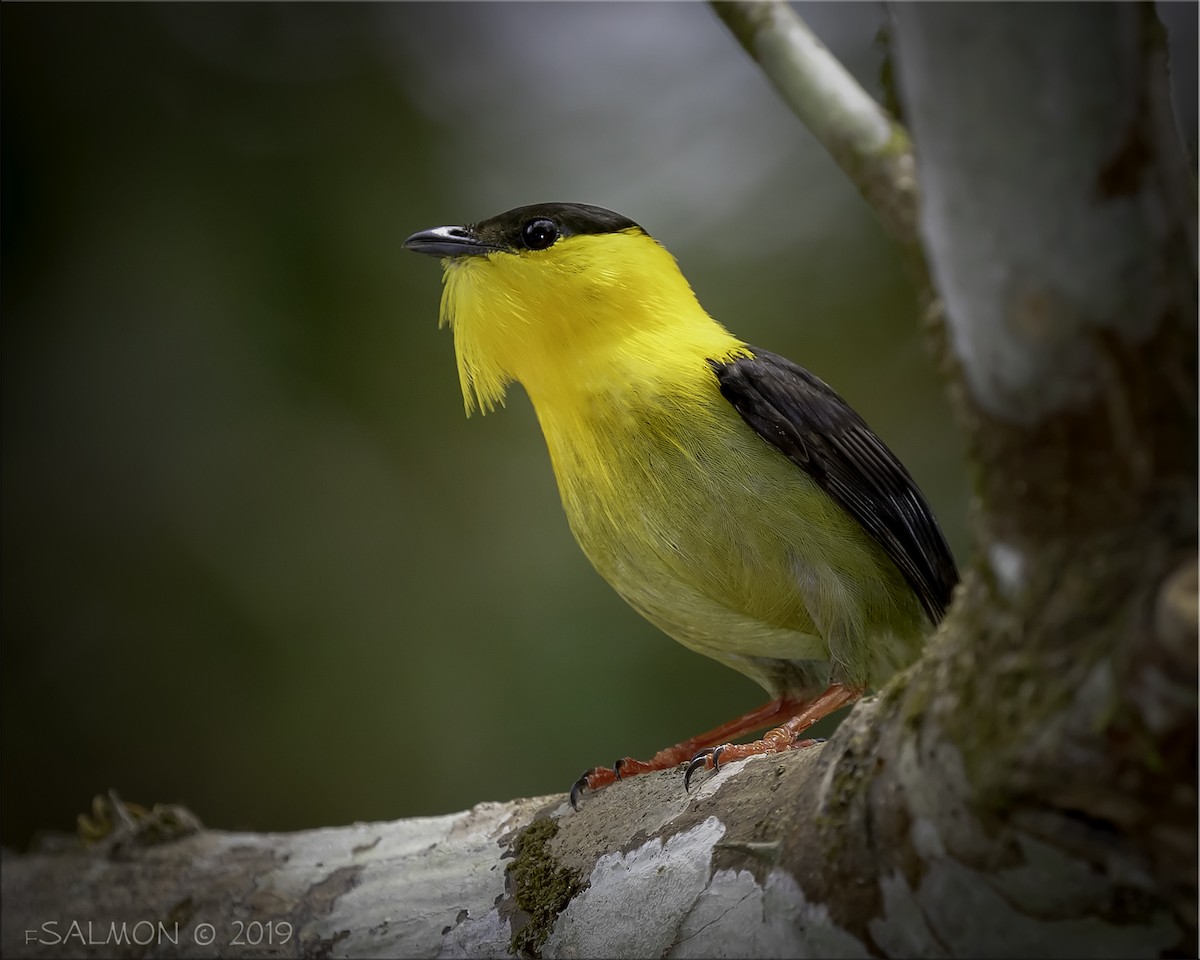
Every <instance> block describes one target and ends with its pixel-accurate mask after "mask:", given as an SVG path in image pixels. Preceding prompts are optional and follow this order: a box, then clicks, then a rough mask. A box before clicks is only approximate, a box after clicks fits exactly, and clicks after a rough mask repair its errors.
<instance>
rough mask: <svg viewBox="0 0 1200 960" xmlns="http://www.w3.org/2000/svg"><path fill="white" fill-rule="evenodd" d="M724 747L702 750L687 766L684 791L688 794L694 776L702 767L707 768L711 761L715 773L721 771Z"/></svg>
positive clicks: (684, 776)
mask: <svg viewBox="0 0 1200 960" xmlns="http://www.w3.org/2000/svg"><path fill="white" fill-rule="evenodd" d="M724 749H725V748H724V747H709V748H708V749H706V750H701V751H700V752H699V753H698V754H696V755H695V756H694V757H692V762H691V763H689V764H688V765H687V770H685V771H684V774H683V791H684V793H687V791H688V784H690V783H691V782H692V774H694V773H695V772H696V771H697V770H699V769H700V768H701V767H707V766H708V764H709V761H711V762H712V768H713V771H714V772H715V771H717V770H720V769H721V753H722V751H724Z"/></svg>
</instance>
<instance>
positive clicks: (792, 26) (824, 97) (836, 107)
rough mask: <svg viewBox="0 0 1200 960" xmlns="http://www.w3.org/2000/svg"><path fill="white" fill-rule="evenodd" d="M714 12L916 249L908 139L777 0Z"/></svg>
mask: <svg viewBox="0 0 1200 960" xmlns="http://www.w3.org/2000/svg"><path fill="white" fill-rule="evenodd" d="M711 6H712V8H713V10H714V11H715V12H716V14H717V16H718V17H720V18H721V20H722V21H723V22H724V23H725V25H726V26H727V27H728V28H729V30H730V31H731V32H732V33H733V35H734V36H735V37H736V38H737V39H738V42H739V43H741V45H742V46H743V47H744V48H745V49H746V52H747V53H749V54H750V56H751V57H752V58H753V59H754V61H755V62H756V63H758V65H759V66H760V67H761V68H762V71H763V73H764V74H765V75H766V77H767V79H768V80H770V81H771V82H772V83H773V84H774V85H775V88H776V89H777V90H778V91H779V93H780V95H781V96H782V97H783V99H784V100H785V101H786V102H787V104H788V106H790V107H791V108H792V110H793V111H794V112H795V114H796V116H797V117H799V118H800V120H801V121H802V122H803V123H804V125H805V126H807V127H808V129H809V130H811V131H812V133H813V135H814V136H815V137H816V138H817V140H818V141H819V142H820V143H821V145H822V146H823V147H824V148H825V149H826V150H828V151H829V153H830V155H831V156H832V157H833V158H834V160H835V161H837V163H838V165H839V166H841V168H842V170H843V171H844V172H845V174H846V176H848V177H849V178H850V181H851V182H852V183H853V184H854V185H855V187H857V188H858V191H859V192H860V193H861V194H862V195H863V197H864V198H865V199H866V201H867V203H869V204H870V205H871V207H872V209H874V210H875V211H876V212H877V213H878V214H879V215H880V217H881V218H882V219H883V221H884V224H885V225H886V226H887V228H888V229H889V230H890V231H891V232H892V234H893V235H894V236H895V237H896V239H897V240H899V241H900V243H901V244H903V245H904V246H905V247H906V248H908V247H916V246H917V243H918V236H917V205H916V189H917V183H916V178H915V175H914V166H913V154H912V144H911V143H910V142H909V138H908V134H907V133H906V132H905V130H904V128H903V127H902V126H901V125H900V124H899V123H897V122H896V121H895V120H894V119H893V118H892V117H891V116H890V115H889V114H888V112H887V111H886V110H884V109H883V107H881V106H880V105H879V104H878V103H877V102H876V101H875V100H874V98H872V97H871V95H870V94H868V93H867V92H866V91H865V90H864V89H863V88H862V87H861V86H860V85H859V83H858V81H857V80H855V79H854V77H853V76H851V74H850V72H849V71H848V70H847V69H846V68H845V67H843V66H842V64H841V63H840V62H839V61H838V60H837V58H835V57H834V56H833V54H831V53H830V52H829V50H828V49H827V48H826V47H825V45H824V44H823V43H821V41H820V40H818V39H817V37H816V35H815V34H813V32H812V31H811V30H809V29H808V26H807V25H806V24H805V23H804V21H803V20H802V19H801V18H800V17H799V16H798V15H797V14H796V12H795V11H794V10H793V9H792V8H791V7H790V6H789V5H788V4H786V3H784V2H782V0H713V2H712V4H711Z"/></svg>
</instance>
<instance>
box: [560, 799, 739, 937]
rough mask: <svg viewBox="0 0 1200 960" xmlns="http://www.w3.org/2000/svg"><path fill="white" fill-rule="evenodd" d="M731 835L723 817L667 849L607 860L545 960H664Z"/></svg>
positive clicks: (648, 847)
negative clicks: (572, 959) (638, 959)
mask: <svg viewBox="0 0 1200 960" xmlns="http://www.w3.org/2000/svg"><path fill="white" fill-rule="evenodd" d="M724 835H725V826H724V824H722V823H721V822H720V821H719V820H717V819H716V818H715V817H709V818H708V819H707V820H705V821H704V822H703V823H701V824H699V825H697V826H695V827H693V828H692V829H691V830H687V831H685V832H683V833H678V834H676V835H675V836H673V837H671V838H670V839H669V840H667V841H666V843H663V841H662V840H661V839H660V838H657V837H656V838H655V839H653V840H649V841H647V842H646V843H645V844H643V845H642V846H640V847H638V848H637V849H636V850H631V851H630V852H629V853H610V854H605V855H604V856H603V857H601V858H600V859H599V860H598V861H597V862H596V866H595V867H594V868H593V870H592V875H591V876H590V877H589V878H588V882H589V883H590V886H589V887H588V888H587V889H586V890H584V891H583V892H582V893H581V894H579V896H577V897H576V898H575V899H574V900H573V901H572V902H571V904H570V906H568V907H567V909H566V910H564V911H563V912H562V914H561V915H560V916H559V918H558V921H557V922H556V923H555V925H554V930H553V932H552V933H551V934H550V936H549V938H548V939H547V940H546V943H545V945H544V947H543V948H542V956H543V957H614V958H619V957H660V956H663V955H664V954H665V953H666V952H667V950H668V949H669V948H670V947H671V945H672V943H673V942H674V941H675V938H676V931H677V930H678V928H679V925H680V923H681V922H682V920H683V919H684V918H685V917H686V916H687V914H688V912H689V911H690V910H691V909H692V907H693V906H694V905H695V903H696V901H697V899H698V898H699V896H700V894H701V893H702V892H703V891H704V890H705V888H706V887H707V886H708V884H709V874H710V872H711V870H712V854H713V848H714V847H715V846H716V844H717V841H718V840H720V839H721V837H723V836H724Z"/></svg>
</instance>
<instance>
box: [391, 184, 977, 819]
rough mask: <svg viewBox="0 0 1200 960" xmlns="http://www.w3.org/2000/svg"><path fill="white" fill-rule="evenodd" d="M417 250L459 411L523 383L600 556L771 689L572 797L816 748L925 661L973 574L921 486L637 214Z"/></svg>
mask: <svg viewBox="0 0 1200 960" xmlns="http://www.w3.org/2000/svg"><path fill="white" fill-rule="evenodd" d="M404 246H405V247H406V248H408V249H409V250H415V251H417V252H418V253H427V254H430V255H432V256H436V257H440V258H442V263H443V266H444V268H445V277H444V284H445V286H444V290H443V292H442V303H441V322H442V323H443V324H447V325H449V326H450V328H451V330H452V331H453V333H454V348H455V354H456V356H457V360H458V377H459V382H460V384H461V386H462V393H463V398H464V401H465V403H466V408H467V413H468V414H470V412H471V411H472V410H474V409H476V408H478V409H480V410H481V411H483V412H487V411H489V410H491V409H493V408H494V407H495V405H496V404H497V403H502V402H503V400H504V393H505V388H506V387H507V385H508V384H509V383H511V382H513V381H515V382H517V383H519V384H521V386H523V387H524V388H525V391H526V392H527V393H528V394H529V399H530V400H531V401H532V403H533V408H534V410H535V411H536V413H537V418H538V422H539V423H540V424H541V428H542V432H543V434H544V435H545V438H546V446H547V447H548V448H549V451H550V460H551V462H552V464H553V466H554V474H555V477H556V478H557V480H558V489H559V492H560V494H561V496H562V503H563V508H564V510H565V511H566V514H567V519H568V521H569V522H570V525H571V530H572V532H573V533H574V534H575V539H576V540H577V541H578V542H579V545H580V547H582V548H583V552H584V553H585V554H586V555H587V557H588V559H589V560H590V561H591V562H592V565H593V566H594V567H595V568H596V570H597V571H598V572H599V573H600V575H601V576H602V577H604V579H605V580H607V581H608V582H609V583H610V584H611V585H612V587H613V588H614V589H615V590H616V591H617V593H619V594H620V595H621V596H622V597H624V598H625V600H626V601H628V602H629V604H630V605H631V606H632V607H633V608H634V609H635V610H637V611H638V612H639V613H640V614H642V616H644V617H645V618H646V619H647V620H649V621H650V622H651V623H653V624H655V625H656V626H658V627H659V628H661V629H662V630H663V631H664V632H665V633H666V634H668V635H669V636H671V637H674V638H675V639H676V640H678V641H679V642H680V643H682V644H683V645H684V646H685V647H688V648H689V649H691V650H695V651H696V652H697V653H703V654H705V655H706V656H709V657H712V658H713V659H715V660H717V661H719V662H720V663H723V664H725V665H726V666H729V667H732V668H733V669H734V670H737V671H739V672H741V673H744V674H745V675H746V676H748V677H751V678H752V679H754V680H756V681H757V682H758V683H759V684H761V685H762V686H763V687H764V688H765V689H766V690H767V692H768V693H769V694H770V696H771V698H772V699H771V700H770V701H769V702H768V703H766V704H764V705H763V706H762V707H761V708H759V709H758V710H754V711H752V712H750V713H748V714H746V715H745V716H743V717H739V718H738V719H736V720H733V721H731V722H729V723H726V724H723V725H722V726H720V727H717V728H715V729H714V730H710V731H709V732H708V733H705V734H701V735H700V736H698V737H693V738H692V739H691V740H688V741H685V742H684V743H681V744H678V745H676V746H675V747H670V748H668V749H666V750H662V751H660V752H659V753H658V754H656V755H655V756H654V757H653V758H652V759H651V760H649V761H646V762H641V761H635V760H631V759H629V758H625V759H624V760H621V761H618V762H617V764H615V765H614V767H613V768H606V767H597V768H593V769H592V770H589V771H588V772H587V773H585V774H584V775H583V776H582V777H581V778H580V779H579V781H578V782H577V783H576V785H575V787H574V788H573V789H572V791H571V800H572V803H575V802H576V800H577V799H578V796H579V793H580V791H581V790H582V789H583V788H585V787H587V788H590V789H595V788H597V787H600V786H603V785H605V784H608V783H611V782H613V781H614V780H615V779H618V778H620V777H622V776H629V775H630V774H634V773H643V772H646V771H648V770H661V769H665V768H667V767H672V766H675V765H677V764H679V763H680V762H682V761H685V760H691V761H692V762H691V764H690V765H689V767H688V774H687V777H685V785H686V783H687V779H688V778H690V776H691V774H692V772H693V771H694V770H695V769H697V768H699V767H701V766H715V765H716V764H717V763H718V762H719V761H720V760H726V761H727V760H730V759H736V758H740V757H744V756H749V755H752V754H755V753H765V752H774V751H777V750H785V749H790V748H792V747H794V746H798V745H803V744H805V743H809V742H811V741H804V740H801V739H800V735H801V734H802V733H803V732H804V731H805V730H806V729H808V727H810V726H811V725H812V724H813V723H815V722H816V721H817V720H819V719H820V718H821V717H823V716H825V715H827V714H828V713H830V712H831V711H833V710H835V709H837V708H838V707H840V706H842V705H843V704H845V703H849V702H850V701H852V700H854V699H857V698H858V697H859V696H861V694H862V693H863V691H864V690H866V689H867V688H868V687H878V686H880V685H882V684H883V683H884V682H885V681H887V679H888V678H889V677H890V676H892V674H893V673H895V672H896V671H897V670H898V669H900V668H902V667H905V666H907V665H908V664H910V663H911V662H913V660H915V659H916V657H917V656H918V654H919V652H920V650H921V646H922V644H923V642H924V639H925V637H926V636H927V635H928V634H929V633H930V632H931V630H932V628H933V626H934V625H935V624H936V623H937V622H938V620H940V619H941V617H942V615H943V613H944V612H945V610H946V607H947V605H948V604H949V602H950V596H951V592H952V590H953V589H954V585H955V583H956V582H957V580H958V572H957V570H956V568H955V564H954V558H953V556H952V554H951V552H950V548H949V547H948V546H947V544H946V540H945V538H944V537H943V535H942V532H941V529H940V528H939V526H938V523H937V520H936V519H935V518H934V515H933V513H932V511H931V510H930V509H929V505H928V504H927V503H926V502H925V499H924V497H923V496H922V495H921V491H920V490H919V489H918V488H917V485H916V483H915V482H914V481H913V479H912V477H911V476H909V474H908V471H907V470H905V468H904V466H903V465H902V464H901V463H900V461H899V460H898V459H897V458H896V456H895V455H894V454H893V453H892V452H891V451H890V450H889V449H888V448H887V446H885V445H884V443H883V441H882V440H880V439H879V437H877V436H876V435H875V433H874V432H873V431H872V430H871V428H870V427H868V426H867V424H866V423H865V422H864V421H863V419H862V418H861V417H860V416H859V415H858V414H857V413H855V412H854V410H853V409H851V407H850V406H849V404H847V403H846V401H844V400H843V399H842V398H841V397H840V396H838V395H837V394H836V393H835V392H834V391H833V390H832V389H831V388H830V387H829V386H827V385H826V384H825V383H824V382H823V381H821V380H820V379H818V378H817V377H815V376H814V375H813V374H811V373H809V372H808V371H807V370H805V369H804V368H803V367H800V366H798V365H796V364H795V363H792V362H791V361H790V360H787V359H785V358H783V357H781V356H778V355H776V354H774V353H770V352H769V351H766V350H761V349H759V348H758V347H753V346H750V345H749V344H747V343H744V342H743V341H741V340H739V339H738V338H737V337H735V336H733V334H731V333H730V332H729V331H728V330H726V329H725V327H723V326H722V325H721V324H720V323H718V322H717V321H716V320H714V319H713V318H712V317H710V316H709V315H708V314H707V313H706V312H705V310H704V308H703V307H701V306H700V304H699V302H697V300H696V297H695V294H694V293H693V292H692V288H691V287H690V286H689V285H688V282H687V280H686V279H685V278H684V276H683V274H682V273H680V271H679V268H678V266H677V265H676V263H675V259H674V258H673V257H672V256H671V254H670V253H668V252H667V250H666V249H664V248H663V247H662V246H661V245H660V244H659V243H658V242H657V241H655V240H654V239H653V238H652V237H651V236H650V235H649V234H648V233H647V232H646V231H645V230H643V229H642V228H641V227H640V226H638V224H636V223H634V222H633V221H632V220H629V219H626V218H625V217H622V216H620V215H618V214H616V213H613V212H612V211H610V210H605V209H603V208H602V207H596V206H591V205H588V204H580V203H539V204H533V205H531V206H525V207H518V208H516V209H515V210H510V211H508V212H507V213H502V214H500V215H499V216H496V217H492V218H491V219H490V220H484V221H481V222H479V223H475V224H470V225H467V226H448V227H435V228H434V229H432V230H423V231H421V232H420V233H415V234H413V235H412V236H411V237H409V238H408V239H407V240H406V241H405V243H404ZM776 725H778V726H776ZM768 726H776V729H773V730H771V731H770V732H769V733H767V734H766V735H765V736H764V738H763V739H762V740H759V741H757V742H755V743H751V744H734V745H731V744H729V743H726V741H727V740H731V739H733V738H735V737H738V736H741V735H744V734H747V733H750V732H752V731H755V730H760V729H763V728H765V727H768Z"/></svg>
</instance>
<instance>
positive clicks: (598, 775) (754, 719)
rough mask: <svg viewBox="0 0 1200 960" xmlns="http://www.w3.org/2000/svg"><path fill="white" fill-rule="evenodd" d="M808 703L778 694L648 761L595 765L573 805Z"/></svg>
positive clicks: (574, 796)
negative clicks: (592, 793) (584, 793)
mask: <svg viewBox="0 0 1200 960" xmlns="http://www.w3.org/2000/svg"><path fill="white" fill-rule="evenodd" d="M807 704H808V701H806V700H792V699H789V698H787V697H777V698H776V699H774V700H772V701H770V702H769V703H764V704H763V705H762V706H761V707H758V708H757V709H755V710H751V711H750V712H749V713H744V714H742V715H741V716H740V717H737V718H736V719H734V720H730V721H729V722H728V723H723V724H721V726H719V727H714V728H713V729H712V730H709V731H708V732H707V733H702V734H700V735H699V736H696V737H692V738H691V739H690V740H684V741H683V742H682V743H677V744H675V746H673V747H667V748H666V749H665V750H659V751H658V753H656V754H655V755H654V756H653V757H651V758H650V759H649V760H634V759H633V758H632V757H623V758H622V759H620V760H618V761H617V762H616V763H614V764H613V765H612V766H611V767H593V768H592V769H591V770H589V771H587V773H585V774H584V775H583V776H582V777H580V778H579V779H578V780H577V781H576V782H575V785H574V786H573V787H571V806H572V807H577V805H578V801H579V795H580V793H581V792H582V791H583V790H584V789H587V790H598V789H599V788H600V787H606V786H608V785H609V784H610V783H615V782H616V781H618V780H620V779H621V778H622V777H631V776H634V775H636V774H639V773H649V772H650V771H652V770H669V769H670V768H671V767H675V766H678V765H679V764H681V763H684V762H686V761H688V760H691V759H693V758H694V757H695V756H696V751H697V750H702V749H704V748H705V747H713V746H715V745H716V744H718V743H723V742H725V741H727V740H730V739H732V738H733V737H740V736H744V735H745V734H747V733H753V732H754V731H755V730H761V729H763V727H769V726H772V725H773V724H777V723H781V722H782V721H784V720H787V719H788V718H789V717H794V716H796V713H797V711H799V710H803V709H804V708H805V707H806V706H807ZM813 722H814V723H815V722H816V721H815V720H814V721H813Z"/></svg>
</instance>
